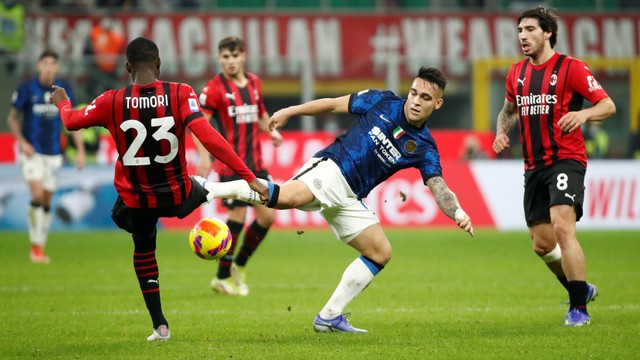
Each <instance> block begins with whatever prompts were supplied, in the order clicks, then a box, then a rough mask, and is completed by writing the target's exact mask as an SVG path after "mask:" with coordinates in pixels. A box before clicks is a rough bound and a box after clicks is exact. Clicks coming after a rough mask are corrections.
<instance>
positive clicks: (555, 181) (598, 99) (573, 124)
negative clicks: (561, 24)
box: [493, 7, 616, 326]
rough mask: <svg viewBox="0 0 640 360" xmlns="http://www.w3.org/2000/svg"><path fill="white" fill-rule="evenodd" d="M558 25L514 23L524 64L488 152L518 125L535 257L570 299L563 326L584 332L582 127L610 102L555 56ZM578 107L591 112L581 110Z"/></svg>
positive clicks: (534, 12) (579, 69)
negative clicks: (585, 104) (579, 234)
mask: <svg viewBox="0 0 640 360" xmlns="http://www.w3.org/2000/svg"><path fill="white" fill-rule="evenodd" d="M557 33H558V18H557V17H556V15H555V14H553V13H552V12H551V11H549V10H548V9H545V8H542V7H537V8H534V9H530V10H526V11H524V12H523V13H522V14H521V15H520V17H519V18H518V39H519V41H520V45H521V49H522V52H523V53H524V55H525V56H526V57H527V58H526V59H524V60H522V61H520V62H517V63H515V64H513V65H512V66H511V68H510V70H509V73H508V75H507V79H506V90H507V91H506V99H505V102H504V106H503V108H502V110H501V111H500V114H499V115H498V121H497V131H496V138H495V141H494V143H493V149H494V151H495V152H496V153H500V152H501V151H503V150H504V149H506V148H508V147H509V138H508V136H507V134H508V133H509V131H510V130H511V129H512V128H513V126H514V125H515V123H516V121H517V120H520V121H519V122H518V124H519V128H520V141H521V144H522V154H523V157H524V166H525V193H524V210H525V217H526V221H527V226H528V227H529V233H530V235H531V239H532V240H533V249H534V251H535V252H536V254H538V255H539V256H540V257H541V258H542V260H543V261H544V262H545V263H546V264H547V266H548V267H549V269H550V270H551V271H552V272H553V273H554V274H555V275H556V276H557V277H558V280H559V281H560V282H561V283H562V284H563V285H564V287H565V288H566V289H567V291H568V293H569V302H570V306H569V310H568V312H567V314H566V315H565V318H564V324H565V325H567V326H581V325H586V324H589V322H590V321H591V317H590V316H589V313H588V312H587V303H588V302H589V301H591V300H593V299H595V297H596V295H597V293H598V292H597V288H596V287H595V286H594V285H593V284H589V283H587V281H586V276H587V274H586V265H585V256H584V253H583V251H582V248H581V247H580V243H579V242H578V239H577V237H576V222H577V221H578V220H580V217H581V216H582V202H583V199H584V176H585V172H586V167H587V155H586V151H585V145H584V138H583V136H582V132H581V130H580V126H581V125H582V124H584V123H585V122H587V121H601V120H604V119H605V118H607V117H609V116H611V115H613V114H615V112H616V107H615V104H614V103H613V101H612V100H611V98H609V96H608V95H607V93H606V92H605V91H604V89H603V88H602V87H601V86H600V84H599V83H598V82H597V81H596V79H595V77H594V76H593V74H592V73H591V71H590V70H589V68H588V67H587V65H586V64H585V63H584V62H582V61H580V60H578V59H575V58H571V57H569V56H566V55H562V54H559V53H557V52H555V51H554V50H553V47H554V45H555V43H556V37H557ZM583 99H587V100H588V101H589V102H590V103H592V104H593V107H591V108H588V109H582V102H583Z"/></svg>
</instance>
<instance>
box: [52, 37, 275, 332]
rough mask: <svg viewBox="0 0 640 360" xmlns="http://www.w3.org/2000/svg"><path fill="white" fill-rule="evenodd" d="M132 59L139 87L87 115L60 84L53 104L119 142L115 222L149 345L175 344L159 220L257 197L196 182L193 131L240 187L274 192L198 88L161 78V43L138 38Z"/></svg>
mask: <svg viewBox="0 0 640 360" xmlns="http://www.w3.org/2000/svg"><path fill="white" fill-rule="evenodd" d="M126 58H127V62H126V68H127V71H128V72H129V73H130V74H131V79H132V83H133V84H132V85H129V86H127V87H125V88H123V89H120V90H108V91H106V92H104V93H103V94H102V95H100V96H98V97H97V98H96V99H95V100H93V102H92V103H91V104H89V105H88V106H86V107H84V108H82V109H80V110H73V109H72V105H71V101H70V100H69V98H68V96H67V94H66V92H65V91H64V89H63V88H60V87H55V86H54V88H55V91H54V92H53V93H52V95H51V102H52V103H54V104H55V105H57V106H58V109H59V110H60V116H61V118H62V121H63V122H64V125H65V126H66V128H67V129H69V130H77V129H81V128H86V127H90V126H103V127H105V128H107V129H108V130H109V132H110V133H111V136H112V137H113V139H114V141H115V144H116V148H117V150H118V155H119V156H118V160H117V162H116V171H115V177H114V185H115V187H116V190H117V191H118V198H117V200H116V203H115V205H114V207H113V210H112V215H111V217H112V219H113V221H114V222H115V223H116V225H118V226H119V227H120V228H122V229H124V230H126V231H127V232H129V233H131V235H132V237H133V243H134V252H133V266H134V269H135V273H136V276H137V278H138V282H139V284H140V290H141V291H142V295H143V297H144V301H145V304H146V306H147V309H148V310H149V314H150V315H151V320H152V322H153V333H152V334H151V336H149V337H148V338H147V339H148V340H149V341H153V340H168V339H169V338H170V334H169V326H168V322H167V320H166V318H165V317H164V315H163V313H162V307H161V303H160V286H159V282H158V279H159V269H158V263H157V261H156V255H155V253H156V233H157V230H156V224H157V222H158V219H159V218H160V217H178V218H183V217H185V216H187V215H189V214H190V213H191V212H192V211H193V210H195V209H196V208H197V207H198V206H200V205H201V204H202V203H203V202H205V201H210V200H212V199H213V198H214V197H222V196H236V197H239V198H240V199H244V200H246V201H251V199H252V198H251V196H250V195H248V196H247V197H243V196H238V194H237V189H235V188H234V187H233V186H229V185H233V184H231V183H227V184H219V185H220V186H218V188H219V189H214V188H212V184H211V183H208V184H204V182H202V181H201V180H204V179H201V180H199V179H197V177H190V176H189V174H188V173H187V161H186V158H185V139H184V137H185V130H186V128H187V127H188V128H189V129H190V130H191V131H192V132H193V134H195V136H197V137H198V138H199V139H200V141H201V143H202V144H203V146H204V147H205V148H206V149H207V150H208V151H209V152H210V153H211V154H213V155H214V156H215V157H216V158H218V159H220V160H221V161H222V162H224V163H225V164H227V165H228V166H229V167H230V168H231V169H233V171H235V172H237V173H238V174H239V175H240V178H242V179H243V180H244V181H242V180H240V181H238V182H240V183H242V185H243V186H244V187H245V188H246V187H247V186H246V184H247V183H248V184H249V186H248V187H250V188H251V189H254V190H256V191H257V192H258V193H259V194H260V197H261V199H262V200H266V199H268V194H269V190H268V188H267V187H266V186H265V185H264V184H262V183H261V182H260V181H258V179H257V178H256V176H255V175H254V173H253V172H252V171H251V170H249V169H248V168H247V167H246V165H245V164H244V163H243V162H242V160H241V159H240V158H239V157H238V156H237V155H236V154H235V153H234V152H233V149H232V148H231V147H230V146H229V144H228V143H227V142H226V141H225V139H224V138H223V137H222V136H221V135H220V134H219V133H218V132H217V131H215V130H214V129H213V128H212V127H211V125H210V124H209V122H208V121H206V119H205V117H204V116H203V115H202V112H201V111H200V106H199V103H198V98H197V96H196V94H195V93H194V91H193V89H192V88H191V86H189V85H187V84H183V83H171V82H164V81H160V80H158V75H159V73H160V57H159V52H158V47H157V46H156V44H155V43H154V42H153V41H151V40H149V39H147V38H143V37H139V38H136V39H134V40H132V41H131V42H130V43H129V45H128V46H127V50H126ZM245 181H246V182H245ZM227 190H228V191H227ZM225 191H226V192H227V193H226V194H225ZM253 199H254V200H255V196H254V197H253Z"/></svg>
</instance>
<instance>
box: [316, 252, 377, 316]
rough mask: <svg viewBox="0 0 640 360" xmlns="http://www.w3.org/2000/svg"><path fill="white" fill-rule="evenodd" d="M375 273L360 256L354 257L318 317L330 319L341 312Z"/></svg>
mask: <svg viewBox="0 0 640 360" xmlns="http://www.w3.org/2000/svg"><path fill="white" fill-rule="evenodd" d="M374 276H375V274H373V273H372V272H371V270H370V269H369V267H367V265H366V264H365V263H364V261H363V260H362V258H357V259H355V260H354V261H353V262H352V263H351V264H350V265H349V266H347V268H346V269H345V270H344V273H343V274H342V279H341V280H340V283H339V284H338V287H337V288H336V290H335V291H334V292H333V295H331V298H330V299H329V301H328V302H327V304H326V305H325V306H324V308H322V310H321V311H320V317H321V318H323V319H325V320H331V319H333V318H335V317H336V316H339V315H340V314H342V310H343V309H344V308H345V307H346V306H347V305H348V304H349V303H350V302H351V301H352V300H353V299H355V297H356V296H358V295H360V293H361V292H362V291H363V290H364V289H365V288H366V287H367V285H369V283H370V282H371V280H373V277H374Z"/></svg>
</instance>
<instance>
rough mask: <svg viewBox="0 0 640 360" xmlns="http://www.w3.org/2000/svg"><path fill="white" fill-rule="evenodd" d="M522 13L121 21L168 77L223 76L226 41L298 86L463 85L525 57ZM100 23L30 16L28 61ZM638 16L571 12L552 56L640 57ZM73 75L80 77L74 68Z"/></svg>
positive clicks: (69, 51) (70, 51) (74, 51)
mask: <svg viewBox="0 0 640 360" xmlns="http://www.w3.org/2000/svg"><path fill="white" fill-rule="evenodd" d="M517 16H518V14H509V13H500V14H483V13H479V14H478V13H475V14H469V13H432V12H428V13H427V12H424V13H416V12H412V13H385V14H369V13H366V14H323V13H287V14H273V13H268V14H267V13H249V12H242V13H224V14H221V13H217V12H211V13H179V14H166V15H162V16H158V15H157V14H144V13H130V14H126V13H119V14H116V26H117V27H119V28H120V29H121V30H122V32H123V33H124V34H125V37H126V39H128V40H130V39H133V38H135V37H137V36H147V37H150V38H152V39H153V40H154V41H156V42H157V43H158V46H159V48H160V51H161V58H162V60H163V65H162V73H163V78H166V79H169V78H173V77H177V78H181V79H200V80H202V79H206V78H209V77H211V76H212V75H213V74H215V73H217V72H218V71H219V69H215V67H214V66H212V65H214V63H215V62H216V61H215V59H217V43H218V41H219V40H220V39H222V38H223V37H225V36H229V35H234V36H240V37H242V38H243V39H245V40H246V42H247V54H248V63H247V65H248V69H249V70H250V71H252V72H256V73H258V74H260V75H261V76H262V77H263V78H265V79H272V78H278V79H282V78H287V77H291V78H296V79H298V78H299V77H300V76H299V75H300V74H301V73H302V72H303V71H304V70H310V72H311V73H312V74H313V75H314V77H316V78H317V79H320V80H354V79H366V80H371V79H372V78H378V79H380V78H384V76H385V74H386V72H387V70H388V67H389V66H392V67H395V66H398V67H399V71H400V72H399V74H400V76H404V77H406V76H412V75H414V74H415V72H416V71H417V69H418V68H419V67H420V66H424V65H428V66H437V67H440V68H442V69H443V70H444V71H445V72H446V73H447V74H448V75H449V76H450V77H454V78H455V77H463V78H467V77H468V76H469V75H470V71H471V67H470V66H469V63H470V60H471V61H473V60H476V59H486V58H494V57H500V58H514V57H520V56H521V51H520V48H519V46H518V41H517V24H516V21H517ZM99 21H100V18H99V17H87V16H79V15H69V14H46V15H31V16H30V17H29V18H28V23H27V26H26V28H27V29H29V31H28V36H29V38H28V39H27V41H26V43H27V44H29V45H30V46H29V47H28V50H27V51H28V52H30V54H27V55H28V56H37V55H38V54H39V53H40V52H41V51H42V50H43V49H44V48H45V47H46V46H51V47H53V48H54V49H55V50H57V51H59V52H60V53H62V54H65V55H66V56H68V57H70V58H71V59H75V60H78V61H80V60H81V59H82V56H83V48H84V44H85V40H86V36H87V34H89V30H90V29H91V27H92V25H93V24H96V23H98V22H99ZM639 37H640V14H638V13H623V14H609V13H607V14H602V13H566V14H563V15H562V21H561V22H560V28H559V31H558V46H556V50H558V51H560V52H562V53H566V54H569V55H572V56H576V57H579V58H597V57H606V58H633V57H637V56H638V55H640V43H639ZM71 70H74V71H75V69H71Z"/></svg>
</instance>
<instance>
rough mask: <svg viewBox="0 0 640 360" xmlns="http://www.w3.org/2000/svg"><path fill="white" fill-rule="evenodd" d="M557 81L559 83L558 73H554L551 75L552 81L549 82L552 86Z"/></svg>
mask: <svg viewBox="0 0 640 360" xmlns="http://www.w3.org/2000/svg"><path fill="white" fill-rule="evenodd" d="M557 83H558V75H556V74H555V73H554V74H552V75H551V81H549V84H550V85H551V86H555V85H556V84H557Z"/></svg>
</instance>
